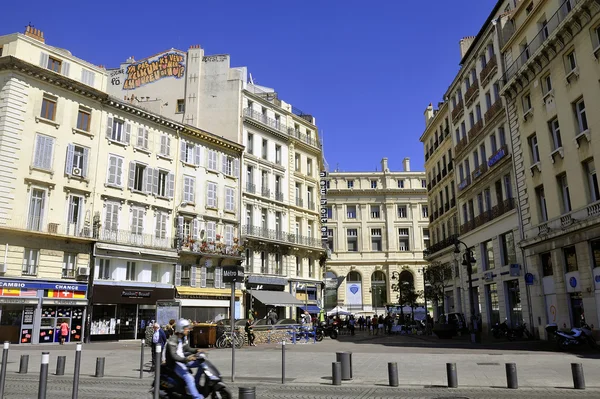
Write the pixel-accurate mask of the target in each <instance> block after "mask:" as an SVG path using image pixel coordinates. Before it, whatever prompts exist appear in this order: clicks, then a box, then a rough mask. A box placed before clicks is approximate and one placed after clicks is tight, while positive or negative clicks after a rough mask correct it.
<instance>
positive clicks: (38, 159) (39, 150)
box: [33, 134, 46, 168]
mask: <svg viewBox="0 0 600 399" xmlns="http://www.w3.org/2000/svg"><path fill="white" fill-rule="evenodd" d="M45 139H46V137H45V136H42V135H41V134H36V136H35V150H34V152H33V166H35V167H37V168H41V167H42V162H43V159H44V143H45Z"/></svg>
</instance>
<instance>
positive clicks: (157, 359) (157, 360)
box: [154, 344, 162, 399]
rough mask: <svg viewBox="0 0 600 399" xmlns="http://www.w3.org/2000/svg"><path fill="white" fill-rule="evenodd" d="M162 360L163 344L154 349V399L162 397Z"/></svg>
mask: <svg viewBox="0 0 600 399" xmlns="http://www.w3.org/2000/svg"><path fill="white" fill-rule="evenodd" d="M161 362H162V346H161V345H160V344H157V345H156V348H155V349H154V399H160V364H161Z"/></svg>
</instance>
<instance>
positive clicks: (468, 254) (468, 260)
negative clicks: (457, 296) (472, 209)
mask: <svg viewBox="0 0 600 399" xmlns="http://www.w3.org/2000/svg"><path fill="white" fill-rule="evenodd" d="M461 244H462V245H463V246H464V247H465V253H464V254H463V261H462V265H463V266H466V267H467V275H468V278H469V304H470V308H471V323H470V324H471V342H472V343H475V342H476V333H475V302H474V299H473V263H475V262H476V260H475V258H474V257H473V251H471V249H470V248H469V246H468V245H467V244H465V243H464V242H462V241H460V240H459V239H455V240H454V258H455V260H456V261H457V262H458V260H459V259H460V247H459V245H461Z"/></svg>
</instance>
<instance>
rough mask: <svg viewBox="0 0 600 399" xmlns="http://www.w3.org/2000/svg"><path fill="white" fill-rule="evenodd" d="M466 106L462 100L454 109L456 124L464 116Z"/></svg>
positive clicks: (453, 118)
mask: <svg viewBox="0 0 600 399" xmlns="http://www.w3.org/2000/svg"><path fill="white" fill-rule="evenodd" d="M464 111H465V104H464V103H463V101H462V100H460V101H459V102H458V104H456V105H455V106H454V108H453V109H452V121H453V122H454V123H456V122H457V121H458V119H459V118H460V117H461V116H462V115H463V114H464Z"/></svg>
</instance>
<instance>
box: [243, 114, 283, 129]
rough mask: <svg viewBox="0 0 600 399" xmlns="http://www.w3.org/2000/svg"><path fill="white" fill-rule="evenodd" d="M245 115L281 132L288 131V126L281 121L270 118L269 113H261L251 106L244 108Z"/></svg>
mask: <svg viewBox="0 0 600 399" xmlns="http://www.w3.org/2000/svg"><path fill="white" fill-rule="evenodd" d="M244 116H245V117H247V118H250V119H253V120H255V121H257V122H260V123H261V124H263V125H265V126H268V127H269V128H271V129H273V130H277V131H278V132H281V133H286V134H287V132H288V128H287V127H286V126H285V125H284V124H282V123H281V122H280V121H278V120H275V119H272V118H269V117H268V116H267V115H265V114H263V113H260V112H258V111H255V110H253V109H250V108H244Z"/></svg>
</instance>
